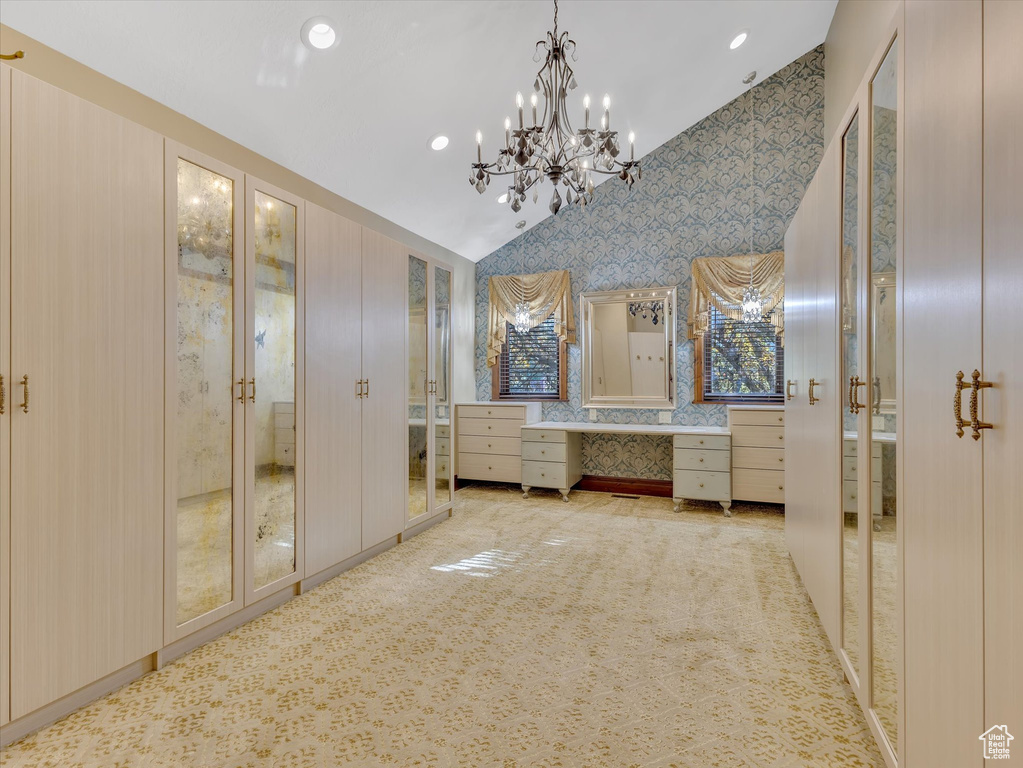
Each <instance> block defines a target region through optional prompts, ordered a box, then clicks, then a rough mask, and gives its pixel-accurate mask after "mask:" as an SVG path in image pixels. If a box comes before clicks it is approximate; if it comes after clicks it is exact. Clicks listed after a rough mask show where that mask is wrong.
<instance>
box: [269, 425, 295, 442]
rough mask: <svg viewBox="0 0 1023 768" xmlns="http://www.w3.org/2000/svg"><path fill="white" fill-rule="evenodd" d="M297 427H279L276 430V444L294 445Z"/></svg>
mask: <svg viewBox="0 0 1023 768" xmlns="http://www.w3.org/2000/svg"><path fill="white" fill-rule="evenodd" d="M294 444H295V428H294V427H291V428H285V427H278V428H277V429H275V430H274V445H294Z"/></svg>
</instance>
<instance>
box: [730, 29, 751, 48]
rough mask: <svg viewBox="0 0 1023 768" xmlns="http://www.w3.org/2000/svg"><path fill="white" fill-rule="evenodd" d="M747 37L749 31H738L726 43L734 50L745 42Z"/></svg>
mask: <svg viewBox="0 0 1023 768" xmlns="http://www.w3.org/2000/svg"><path fill="white" fill-rule="evenodd" d="M747 37H749V32H740V33H739V34H737V35H736V36H735V37H734V38H732V42H730V43H729V44H728V47H729V48H731V49H732V50H733V51H734V50H735V49H736V48H738V47H739V46H740V45H742V44H743V43H745V42H746V38H747Z"/></svg>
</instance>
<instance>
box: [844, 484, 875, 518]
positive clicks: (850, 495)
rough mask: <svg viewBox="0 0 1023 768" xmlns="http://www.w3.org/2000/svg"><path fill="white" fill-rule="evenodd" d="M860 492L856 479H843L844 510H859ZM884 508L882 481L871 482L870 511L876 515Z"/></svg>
mask: <svg viewBox="0 0 1023 768" xmlns="http://www.w3.org/2000/svg"><path fill="white" fill-rule="evenodd" d="M858 493H859V490H858V484H857V482H856V481H855V480H843V481H842V511H843V512H857V511H859V502H858V499H857V494H858ZM881 508H882V491H881V483H879V482H877V483H871V484H870V511H871V512H872V513H873V514H875V515H880V514H881Z"/></svg>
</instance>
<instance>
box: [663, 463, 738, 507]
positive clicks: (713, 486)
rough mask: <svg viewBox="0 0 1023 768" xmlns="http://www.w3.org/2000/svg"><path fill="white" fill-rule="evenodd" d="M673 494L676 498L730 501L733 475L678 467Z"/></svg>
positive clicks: (675, 473)
mask: <svg viewBox="0 0 1023 768" xmlns="http://www.w3.org/2000/svg"><path fill="white" fill-rule="evenodd" d="M672 495H673V496H674V497H675V498H676V499H704V500H707V501H729V500H731V498H732V483H731V476H730V475H729V474H728V473H727V472H694V471H691V470H686V469H676V470H675V472H674V483H673V487H672Z"/></svg>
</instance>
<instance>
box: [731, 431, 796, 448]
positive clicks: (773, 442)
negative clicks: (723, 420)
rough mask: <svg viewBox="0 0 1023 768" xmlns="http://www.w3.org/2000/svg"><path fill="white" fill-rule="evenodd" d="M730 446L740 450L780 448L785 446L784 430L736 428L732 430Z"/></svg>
mask: <svg viewBox="0 0 1023 768" xmlns="http://www.w3.org/2000/svg"><path fill="white" fill-rule="evenodd" d="M732 445H733V446H739V447H740V448H743V447H745V448H782V447H783V446H784V445H785V428H784V427H736V428H735V429H733V430H732Z"/></svg>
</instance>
